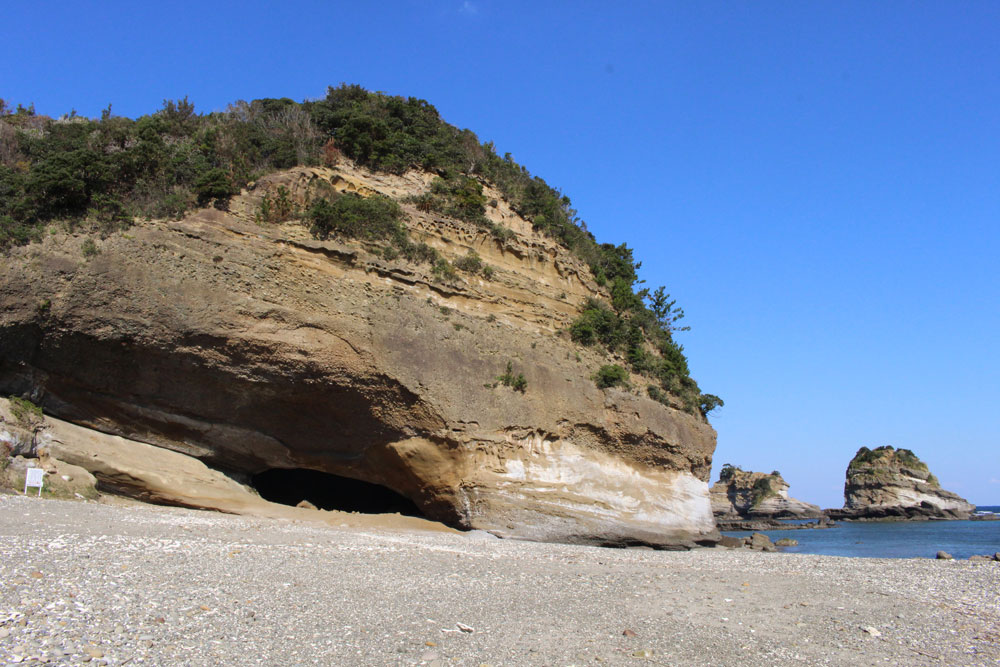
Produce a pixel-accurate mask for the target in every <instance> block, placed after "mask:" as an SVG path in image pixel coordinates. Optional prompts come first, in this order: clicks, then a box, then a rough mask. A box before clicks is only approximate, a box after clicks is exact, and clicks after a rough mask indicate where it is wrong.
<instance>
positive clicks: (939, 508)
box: [825, 446, 976, 520]
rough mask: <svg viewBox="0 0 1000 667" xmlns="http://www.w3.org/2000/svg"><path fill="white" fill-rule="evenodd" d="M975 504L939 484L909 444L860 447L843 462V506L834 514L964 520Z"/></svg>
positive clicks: (842, 516) (840, 516) (837, 516)
mask: <svg viewBox="0 0 1000 667" xmlns="http://www.w3.org/2000/svg"><path fill="white" fill-rule="evenodd" d="M975 510H976V508H975V506H974V505H972V504H971V503H969V502H968V501H966V500H965V499H964V498H961V497H959V496H958V495H957V494H955V493H952V492H951V491H947V490H945V489H942V488H941V484H940V483H939V482H938V480H937V477H935V476H934V475H933V474H932V473H931V471H930V470H929V469H928V467H927V464H926V463H924V462H923V461H921V460H920V459H919V458H917V456H916V455H915V454H914V453H913V452H911V451H910V450H908V449H894V448H893V447H891V446H884V447H877V448H876V449H869V448H867V447H862V448H861V449H859V450H858V453H857V454H855V456H854V458H853V459H851V462H850V464H848V466H847V479H846V482H845V483H844V507H843V509H829V510H825V511H826V513H827V514H828V515H829V516H830V517H831V518H833V519H847V520H878V519H968V518H969V517H970V516H971V515H972V513H973V512H975Z"/></svg>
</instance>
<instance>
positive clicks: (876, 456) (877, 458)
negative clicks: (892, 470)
mask: <svg viewBox="0 0 1000 667" xmlns="http://www.w3.org/2000/svg"><path fill="white" fill-rule="evenodd" d="M879 462H884V463H893V462H895V463H897V464H899V465H901V466H905V467H907V468H910V469H913V470H918V471H921V472H923V471H926V470H927V464H926V463H924V462H923V461H921V460H920V459H919V458H917V455H916V454H914V453H913V452H912V451H910V450H909V449H893V447H892V446H891V445H883V446H882V447H876V448H875V449H868V448H867V447H862V448H861V449H859V450H858V453H857V454H855V455H854V458H853V459H851V462H850V463H849V464H848V466H847V469H848V470H851V469H852V468H855V469H856V468H860V467H862V466H867V465H870V464H872V463H879Z"/></svg>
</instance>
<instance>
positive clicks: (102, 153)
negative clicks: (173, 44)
mask: <svg viewBox="0 0 1000 667" xmlns="http://www.w3.org/2000/svg"><path fill="white" fill-rule="evenodd" d="M340 156H346V157H347V158H350V159H351V160H353V161H355V162H356V163H357V164H359V165H362V166H364V167H367V168H369V169H371V170H374V171H383V172H390V173H394V174H401V173H405V172H406V171H408V170H411V169H422V170H427V171H431V172H433V173H436V174H437V176H438V177H437V178H436V179H435V181H434V182H433V183H432V184H431V187H430V189H429V191H428V192H427V193H425V194H423V195H421V196H420V197H418V198H416V199H415V200H413V201H412V203H414V204H415V205H416V206H418V207H419V208H420V209H421V210H427V211H436V212H439V213H441V214H442V215H447V216H451V217H455V218H459V219H462V220H466V221H469V222H473V223H476V224H480V225H482V226H483V227H484V228H486V229H488V230H489V231H490V233H492V234H493V235H494V236H496V237H497V238H498V239H503V238H504V237H505V236H506V235H508V234H510V233H511V232H510V231H509V230H507V229H504V228H502V227H500V226H498V225H496V224H495V223H492V222H490V221H489V220H487V218H486V216H485V210H486V206H488V205H490V203H491V202H489V201H488V200H487V197H486V196H485V195H484V194H483V184H484V183H489V184H492V185H493V186H494V187H495V188H496V189H497V190H499V191H500V192H501V193H502V194H503V197H504V198H505V199H506V200H507V201H508V203H509V204H510V206H511V208H512V209H513V210H514V211H515V212H517V213H518V214H520V215H521V216H523V217H524V218H525V219H527V220H529V221H531V224H532V226H533V227H534V228H535V229H536V230H537V231H539V232H542V233H544V234H546V235H548V236H550V237H552V238H554V239H557V240H558V241H559V242H560V243H562V244H563V245H565V246H566V247H567V248H569V249H570V250H572V251H573V252H574V253H575V254H576V255H578V256H579V257H581V258H582V259H583V260H584V261H585V262H586V263H587V264H588V265H589V267H590V269H591V271H592V273H593V277H594V280H595V281H596V282H597V283H598V284H599V285H601V286H603V287H606V288H607V290H608V297H609V298H608V301H607V302H605V301H602V300H597V299H592V300H590V301H588V302H587V303H586V304H585V305H584V307H583V309H582V311H581V313H580V316H579V318H578V319H577V320H576V321H575V322H574V323H573V324H572V326H571V327H570V331H569V334H570V336H571V337H572V339H573V340H574V341H576V342H578V343H580V344H582V345H588V346H601V347H602V348H604V349H606V350H607V351H608V352H609V353H612V354H618V355H621V356H622V357H624V359H625V360H627V364H628V366H629V370H631V372H632V373H635V374H638V375H639V376H641V377H643V378H645V380H644V382H645V383H646V385H647V386H646V388H645V389H646V391H647V392H648V394H649V396H650V397H652V398H654V399H656V400H659V401H661V402H663V403H667V404H678V403H679V404H680V405H682V406H683V407H684V408H685V409H687V410H688V411H690V412H694V413H700V414H702V415H706V414H708V413H709V412H710V411H711V410H713V409H714V408H716V407H718V406H721V405H722V400H721V399H719V398H718V397H717V396H714V395H711V394H703V393H701V391H700V390H699V388H698V385H697V384H696V383H695V381H694V380H693V379H692V378H691V377H690V372H689V369H688V365H687V359H686V358H685V356H684V353H683V348H682V346H680V345H679V344H678V343H677V342H676V341H675V340H674V337H673V334H674V332H675V331H677V330H681V329H684V328H686V327H678V326H677V322H678V320H679V319H681V318H682V317H683V315H684V313H683V311H682V310H681V309H680V308H678V307H677V306H676V303H675V302H674V301H673V300H672V299H671V298H670V296H669V295H668V294H667V293H666V291H665V289H664V288H663V287H660V288H658V289H656V290H653V291H650V290H649V289H646V288H641V287H640V285H641V281H640V280H639V279H638V275H637V270H638V269H639V264H638V263H636V262H635V260H634V259H633V255H632V250H631V249H630V248H628V247H627V246H626V245H625V244H621V245H613V244H610V243H600V244H599V243H597V242H596V241H595V239H594V237H593V235H592V234H591V233H590V232H588V231H587V229H586V225H585V224H584V223H583V222H582V221H581V220H580V219H579V218H578V217H577V213H576V211H575V210H574V209H573V208H572V206H571V202H570V199H569V197H566V196H564V195H563V194H561V193H560V192H559V191H558V190H556V189H555V188H553V187H551V186H549V185H548V184H547V183H546V182H545V181H544V180H542V179H541V178H539V177H537V176H532V175H531V173H530V172H529V171H528V170H527V169H525V168H524V167H523V166H521V165H519V164H517V163H516V162H514V161H513V159H511V156H510V154H509V153H508V154H505V155H503V156H500V155H498V154H497V152H496V150H495V148H494V146H493V144H492V143H491V142H487V143H480V141H479V139H478V138H477V137H476V135H475V134H474V133H473V132H471V131H470V130H459V129H458V128H456V127H454V126H452V125H449V124H448V123H446V122H444V121H443V120H442V119H441V117H440V115H439V114H438V112H437V110H436V109H435V108H434V107H433V106H432V105H430V104H428V103H427V102H426V101H424V100H421V99H416V98H413V97H410V98H402V97H397V96H388V95H385V94H382V93H372V92H369V91H366V90H365V89H363V88H361V87H360V86H357V85H341V86H340V87H337V88H332V87H331V88H330V89H329V90H328V93H327V96H326V97H325V98H324V99H322V100H317V101H309V102H302V103H297V102H294V101H293V100H290V99H287V98H284V99H262V100H254V101H253V102H250V103H247V102H242V101H240V102H236V103H235V104H232V105H230V106H229V107H228V108H227V109H226V110H225V111H222V112H214V113H210V114H199V113H196V112H195V109H194V105H193V104H191V103H190V102H189V101H188V100H187V98H185V99H183V100H178V101H165V102H164V104H163V107H162V109H160V110H159V111H157V112H156V113H153V114H150V115H146V116H142V117H140V118H137V119H134V120H133V119H129V118H124V117H121V116H115V115H113V114H112V112H111V107H110V106H109V107H108V109H107V110H105V111H104V112H103V113H102V115H101V118H100V119H99V120H97V119H87V118H83V117H81V116H78V115H76V114H75V113H70V114H69V115H66V116H63V117H61V118H58V119H53V118H50V117H47V116H43V115H40V114H37V113H36V112H35V111H34V109H33V108H25V107H22V106H20V105H19V106H18V107H17V108H16V109H12V108H10V107H9V106H8V105H7V104H6V103H4V102H3V101H2V100H0V252H2V251H3V250H4V249H5V248H9V247H10V246H12V245H20V244H26V243H30V242H32V241H34V240H37V239H39V238H40V235H41V233H42V231H43V230H44V229H45V227H46V226H47V225H49V224H52V223H59V224H63V225H67V226H69V228H71V229H72V228H78V227H83V228H85V229H89V230H95V231H99V232H101V233H103V234H109V233H112V232H114V231H118V230H121V229H124V228H126V227H128V226H129V225H131V224H132V223H133V221H134V220H135V219H136V218H169V217H180V216H182V215H183V214H184V213H185V212H186V211H188V210H191V209H193V208H196V207H202V206H208V205H214V206H216V207H218V208H222V209H225V208H226V207H227V202H228V200H229V198H230V197H232V196H233V195H235V194H237V193H238V192H239V191H240V189H241V188H243V187H244V186H246V185H247V184H248V183H249V182H251V181H254V180H256V179H258V178H260V177H262V176H264V175H266V174H268V173H271V172H274V171H278V170H282V169H287V168H290V167H295V166H298V165H323V164H325V165H327V166H330V165H334V164H336V162H337V161H338V159H340ZM259 215H260V218H261V219H262V220H265V221H266V220H278V219H287V218H289V217H296V216H298V217H301V219H302V220H303V221H304V222H305V223H306V224H309V226H310V230H311V231H312V233H313V234H314V235H315V236H317V237H320V238H325V237H327V236H331V235H333V236H338V235H339V236H350V237H356V238H357V237H360V238H369V239H370V238H380V239H387V240H389V241H390V244H389V245H388V246H387V247H386V250H385V252H386V253H393V254H401V255H402V256H403V257H405V258H407V259H409V260H412V261H430V262H433V263H435V274H437V275H440V276H442V277H445V278H446V277H447V276H448V275H449V274H451V273H452V272H453V271H454V268H453V267H452V266H451V265H449V264H448V263H447V262H444V261H443V260H441V259H440V258H439V257H437V256H436V255H435V253H434V251H433V250H431V249H430V248H427V247H426V246H422V245H415V244H412V243H410V242H409V241H408V238H407V235H406V225H405V215H404V214H403V213H402V210H401V209H400V207H399V206H398V204H397V203H396V202H394V201H392V200H389V199H384V198H378V199H376V198H369V199H364V198H361V197H358V196H355V195H349V194H348V195H338V194H336V193H330V195H329V197H327V198H323V199H318V200H316V201H313V202H311V205H310V206H309V207H308V208H307V209H305V210H301V211H295V210H291V209H289V208H288V206H287V205H286V203H285V202H282V201H281V199H280V196H279V198H278V199H276V200H270V199H268V200H265V202H264V204H263V205H262V210H261V211H260V214H259ZM475 263H476V258H475V257H470V258H469V259H468V261H467V264H469V265H470V266H468V267H459V268H460V269H461V268H465V270H469V271H471V270H473V269H475V270H477V271H478V270H482V271H483V272H484V274H487V273H488V272H489V270H490V269H489V267H483V266H472V265H474V264H475ZM487 277H488V275H487ZM594 379H595V382H597V383H598V384H599V385H600V386H602V387H607V386H613V385H622V386H629V374H628V373H627V372H625V369H624V368H622V367H621V366H619V365H617V364H609V365H607V366H605V367H603V368H602V369H601V371H600V372H599V373H598V374H597V375H595V378H594ZM671 397H673V400H672V398H671Z"/></svg>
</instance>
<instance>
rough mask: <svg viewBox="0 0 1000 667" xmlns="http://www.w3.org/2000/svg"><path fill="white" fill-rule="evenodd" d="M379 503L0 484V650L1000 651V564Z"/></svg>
mask: <svg viewBox="0 0 1000 667" xmlns="http://www.w3.org/2000/svg"><path fill="white" fill-rule="evenodd" d="M377 523H378V522H377V521H375V522H372V524H371V526H369V527H367V528H366V527H359V526H348V527H343V528H342V527H338V526H331V525H326V524H321V523H314V522H288V521H281V520H274V519H257V518H249V517H238V516H229V515H222V514H216V513H209V512H198V511H190V510H181V509H175V508H163V507H151V506H144V505H129V506H109V505H103V504H98V503H83V502H66V501H57V500H46V499H41V500H38V499H34V498H24V497H18V496H0V663H4V664H11V663H15V664H30V663H32V662H34V661H39V660H40V661H43V662H49V663H52V664H78V663H80V662H91V663H92V664H112V665H121V664H140V663H142V664H192V665H215V664H240V665H243V664H282V665H286V664H325V665H433V666H435V667H444V666H445V665H472V666H480V665H492V666H493V667H499V666H500V665H560V666H565V665H596V664H614V665H618V664H628V665H641V664H643V663H648V664H656V665H668V664H670V665H678V664H679V665H786V664H787V665H790V664H806V665H813V664H837V665H855V664H858V665H874V664H880V665H881V664H893V665H924V664H934V665H937V664H947V665H995V664H997V663H998V662H1000V600H998V595H1000V563H990V562H986V563H974V562H968V561H961V562H948V561H934V560H926V559H924V560H888V559H886V560H883V559H847V558H834V557H827V556H807V555H793V554H780V553H778V554H769V553H757V552H748V551H742V550H738V551H729V550H722V549H711V550H708V549H706V550H699V551H693V552H655V551H646V550H612V549H601V548H595V547H579V546H568V545H555V544H532V543H527V542H514V541H505V540H498V539H496V538H493V537H492V536H489V535H485V534H482V533H475V532H474V533H467V534H454V533H448V532H432V531H414V530H407V531H403V530H398V529H396V530H394V529H391V528H382V529H378V530H376V529H375V528H374V526H375V525H377ZM626 631H627V632H626Z"/></svg>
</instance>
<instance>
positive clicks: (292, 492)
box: [250, 468, 423, 517]
mask: <svg viewBox="0 0 1000 667" xmlns="http://www.w3.org/2000/svg"><path fill="white" fill-rule="evenodd" d="M250 483H251V485H252V486H253V487H254V488H255V489H257V493H259V494H260V496H261V498H264V499H265V500H270V501H271V502H273V503H281V504H282V505H297V504H299V503H300V502H302V501H303V500H308V501H309V502H311V503H312V504H313V505H315V506H316V507H318V508H319V509H322V510H339V511H341V512H362V513H364V514H389V513H393V512H399V513H400V514H405V515H407V516H419V517H422V516H423V513H422V512H421V511H420V509H419V508H418V507H417V506H416V504H414V502H413V501H412V500H410V499H409V498H407V497H406V496H402V495H400V494H398V493H396V492H395V491H393V490H392V489H389V488H386V487H384V486H380V485H378V484H372V483H371V482H362V481H361V480H359V479H351V478H350V477H340V476H339V475H331V474H330V473H326V472H320V471H318V470H307V469H305V468H271V469H270V470H265V471H264V472H262V473H259V474H256V475H254V476H253V478H252V479H251V482H250Z"/></svg>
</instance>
